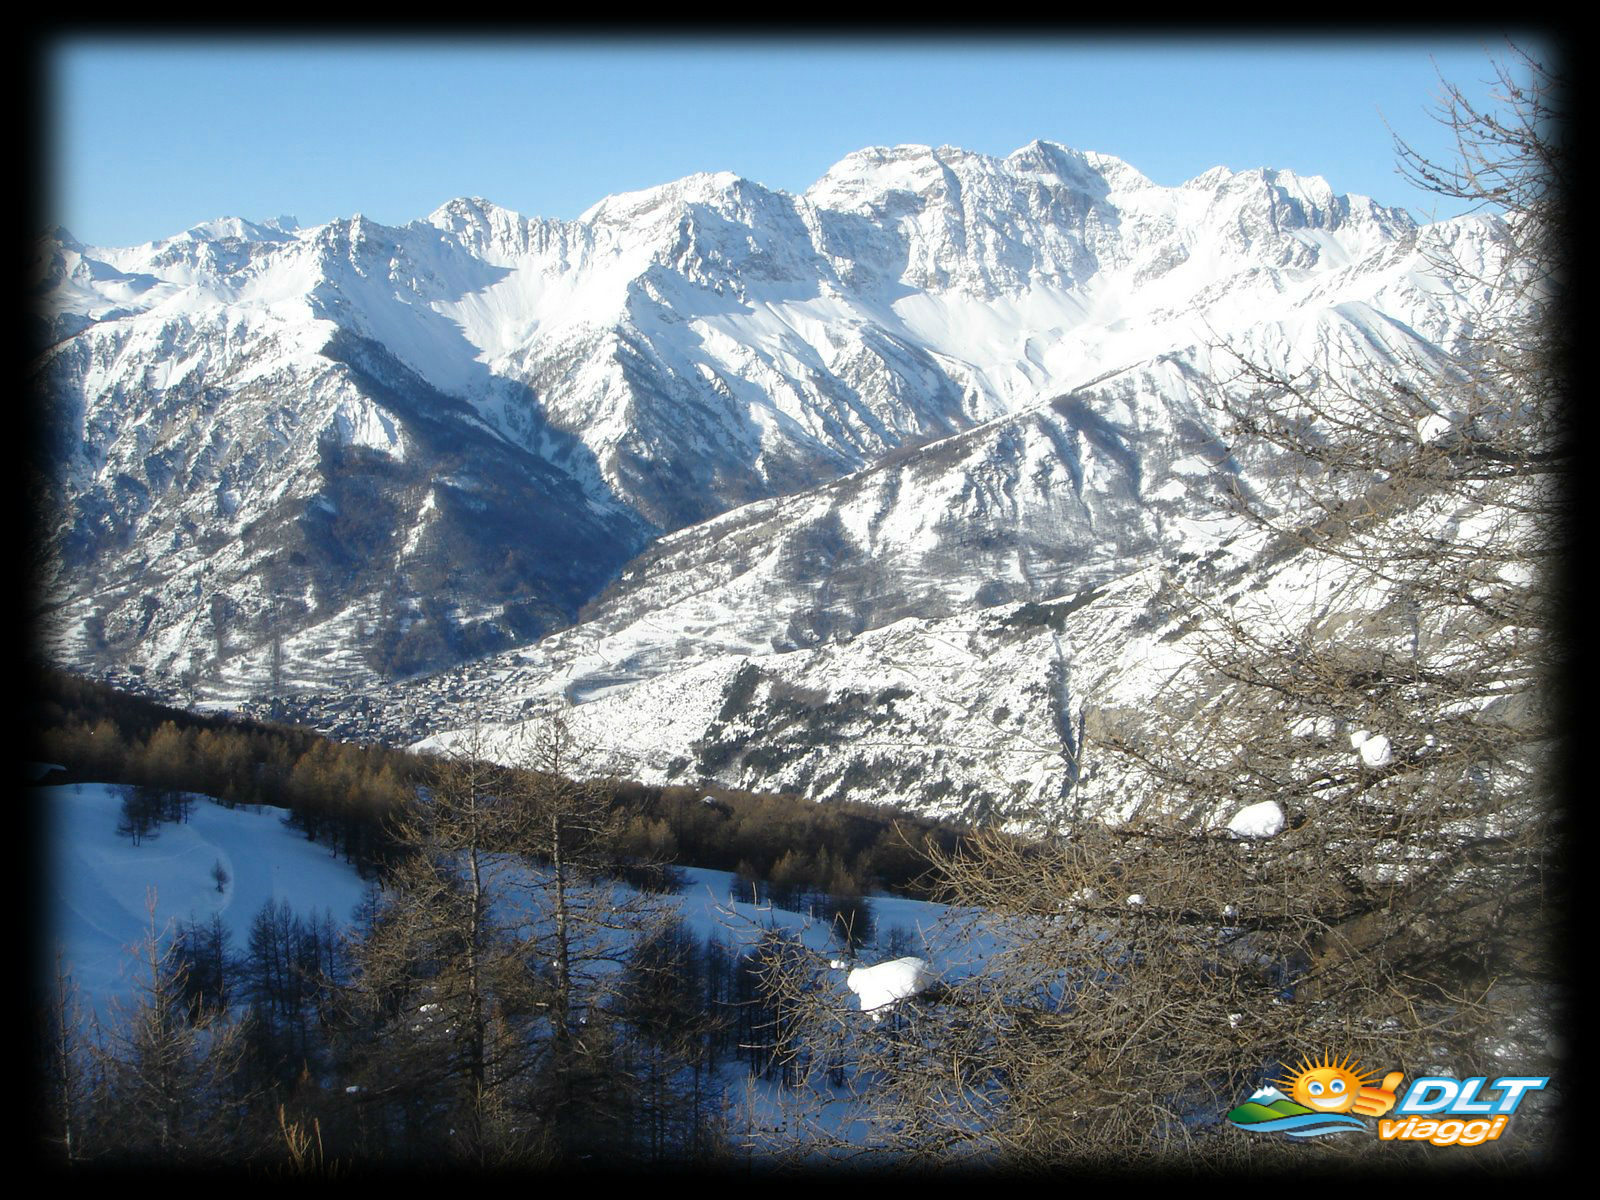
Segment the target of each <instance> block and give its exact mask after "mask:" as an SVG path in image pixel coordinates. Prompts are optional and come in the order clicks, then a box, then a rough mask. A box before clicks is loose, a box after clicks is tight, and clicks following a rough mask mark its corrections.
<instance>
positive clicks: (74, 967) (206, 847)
mask: <svg viewBox="0 0 1600 1200" xmlns="http://www.w3.org/2000/svg"><path fill="white" fill-rule="evenodd" d="M32 798H33V801H34V803H36V804H38V805H40V808H41V818H42V819H41V821H40V825H41V827H42V828H43V829H44V831H45V838H44V853H45V878H44V882H45V887H46V897H45V911H46V914H47V919H48V925H47V929H48V934H47V936H46V937H45V938H44V939H43V949H44V950H45V952H46V954H47V955H48V957H49V959H50V961H48V962H46V963H44V964H42V970H44V971H45V972H48V973H52V974H53V972H54V970H55V963H54V957H55V950H56V947H57V946H60V948H61V950H62V959H63V962H64V964H65V967H66V969H67V971H68V972H69V973H70V975H71V977H72V980H73V982H75V983H76V984H77V986H78V988H79V991H80V994H81V996H82V999H83V1002H84V1003H85V1005H90V1004H92V1005H93V1006H94V1007H95V1008H96V1009H99V1010H101V1011H102V1012H103V1011H104V1009H105V1003H106V1001H108V1000H109V999H111V998H112V997H115V996H124V997H126V996H129V995H131V993H132V991H133V989H134V987H135V986H136V984H137V982H138V973H137V972H138V963H137V961H136V960H135V958H134V956H133V948H134V947H136V946H137V945H139V944H140V943H141V942H142V941H143V939H144V937H145V935H146V932H147V931H148V929H149V925H150V915H149V912H148V911H147V909H146V904H147V896H148V894H149V892H150V890H151V889H154V890H155V893H156V923H157V927H158V929H160V930H163V931H164V932H167V933H170V932H171V930H172V929H173V928H174V927H175V926H176V925H177V924H180V923H182V922H185V921H189V920H199V921H209V920H210V919H211V917H212V914H218V915H220V916H221V917H222V920H223V923H224V924H225V925H226V926H227V928H228V931H229V933H230V934H231V935H232V937H233V945H234V948H235V950H242V949H243V948H244V946H245V945H246V944H247V942H248V939H249V934H250V922H251V920H252V919H253V918H254V917H255V915H256V913H257V912H259V911H260V909H261V906H262V905H263V904H265V903H267V901H269V900H271V901H287V902H288V903H289V904H290V905H291V906H292V907H293V908H294V910H295V912H296V913H297V914H299V915H301V916H303V917H306V916H311V915H313V914H320V913H321V912H322V911H323V910H324V909H327V910H329V911H330V912H332V914H333V918H334V920H335V921H337V922H339V923H340V924H345V923H348V922H349V920H350V919H351V916H352V915H353V913H354V911H355V909H356V906H357V905H358V904H359V903H360V902H361V898H362V896H363V895H364V894H365V892H366V888H367V885H366V884H365V883H364V882H363V881H362V880H361V878H360V877H359V876H358V875H357V874H356V872H355V869H354V868H353V867H351V866H350V865H349V864H348V863H345V862H342V861H340V860H339V859H337V858H334V857H332V856H331V855H330V854H329V852H328V848H327V847H326V846H323V845H319V844H317V843H316V842H310V841H307V840H306V838H305V836H304V835H303V834H301V833H298V832H297V831H295V830H293V829H290V828H288V827H287V826H286V825H284V824H283V820H282V818H283V816H284V810H283V809H277V808H263V809H260V810H257V809H254V808H235V809H228V808H223V807H222V806H221V805H220V804H216V803H214V802H213V801H211V800H210V799H209V798H207V797H203V796H196V797H195V800H196V803H195V805H194V807H193V809H192V810H191V813H190V817H189V820H188V821H187V822H186V823H184V824H181V825H179V824H163V825H161V826H160V827H159V829H157V830H155V831H154V832H155V833H156V834H157V836H155V837H149V836H147V837H146V838H145V840H143V841H142V842H141V843H140V844H139V845H138V846H135V845H134V844H133V842H132V840H131V839H130V838H128V837H126V836H121V835H119V834H118V833H117V819H118V815H119V813H120V811H121V805H122V789H121V788H120V786H118V785H115V784H101V783H82V784H69V785H65V786H61V787H44V788H34V789H32ZM218 863H221V864H222V869H223V870H224V871H225V872H227V875H228V883H227V884H226V885H225V886H224V887H223V888H222V889H221V890H220V891H219V890H218V888H217V883H216V880H215V879H213V878H212V869H213V867H214V866H215V865H216V864H218ZM46 977H49V975H47V976H46Z"/></svg>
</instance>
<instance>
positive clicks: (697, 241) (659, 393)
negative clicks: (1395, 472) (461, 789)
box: [33, 142, 1505, 816]
mask: <svg viewBox="0 0 1600 1200" xmlns="http://www.w3.org/2000/svg"><path fill="white" fill-rule="evenodd" d="M1504 236H1505V229H1504V227H1503V225H1501V223H1500V222H1499V221H1498V220H1497V219H1495V218H1492V217H1473V218H1462V219H1458V220H1454V221H1449V222H1444V223H1440V224H1437V225H1430V226H1420V227H1419V226H1418V225H1416V224H1415V223H1414V222H1413V221H1412V220H1411V219H1410V218H1409V217H1408V216H1407V215H1406V214H1405V213H1404V212H1402V211H1400V210H1398V209H1389V208H1383V207H1381V206H1379V205H1376V204H1374V203H1373V202H1372V201H1370V200H1367V199H1365V198H1361V197H1352V196H1341V195H1336V194H1335V193H1334V192H1333V191H1332V189H1331V188H1330V187H1329V186H1328V185H1327V184H1326V183H1325V182H1324V181H1323V180H1321V179H1319V178H1315V177H1311V178H1306V177H1299V176H1295V175H1293V174H1291V173H1289V172H1286V171H1272V170H1256V171H1248V172H1238V173H1235V172H1230V171H1227V170H1224V169H1222V168H1216V169H1214V170H1212V171H1209V172H1207V173H1206V174H1204V175H1201V176H1200V177H1198V178H1196V179H1193V180H1191V181H1189V182H1188V183H1186V184H1183V185H1181V186H1179V187H1170V188H1169V187H1161V186H1158V185H1156V184H1154V183H1152V182H1150V181H1149V180H1148V179H1146V178H1145V177H1144V176H1142V175H1140V174H1139V173H1138V171H1136V170H1135V169H1134V168H1133V167H1131V166H1129V165H1128V164H1126V163H1124V162H1121V161H1120V160H1118V159H1115V158H1111V157H1109V156H1106V155H1101V154H1094V153H1082V152H1078V151H1074V150H1069V149H1066V148H1064V147H1061V146H1058V145H1054V144H1051V143H1048V142H1035V143H1033V144H1031V145H1029V146H1026V147H1024V148H1023V149H1021V150H1019V151H1017V152H1016V153H1014V154H1012V155H1009V156H1007V157H1005V158H992V157H987V156H983V155H978V154H973V153H969V152H967V151H963V150H957V149H953V148H949V147H941V148H939V149H931V148H928V147H921V146H901V147H896V148H893V149H884V148H875V149H868V150H863V151H860V152H858V153H856V154H852V155H850V156H849V157H847V158H846V159H844V160H843V161H842V162H840V163H839V164H838V165H836V166H835V167H833V168H832V169H831V170H830V171H829V172H828V173H827V174H826V175H824V176H823V178H822V179H820V180H819V181H818V182H817V183H816V184H814V185H813V186H812V187H811V188H809V189H808V190H807V191H806V192H805V193H803V194H801V195H798V196H797V195H790V194H787V193H784V192H776V191H771V190H769V189H766V188H764V187H762V186H760V185H759V184H755V183H752V182H750V181H748V180H744V179H740V178H737V177H735V176H732V175H727V174H717V175H696V176H691V177H690V178H687V179H683V180H679V181H678V182H676V183H671V184H667V185H664V186H662V187H658V188H652V189H649V190H646V191H642V192H635V193H629V194H626V195H621V196H612V197H608V198H607V199H605V200H602V201H601V202H600V203H598V204H596V205H595V206H594V207H593V208H591V209H590V210H589V211H588V212H586V213H584V214H583V215H582V216H581V217H579V218H578V219H577V220H576V221H570V222H564V221H555V220H542V219H530V218H525V217H522V216H519V215H517V214H515V213H512V212H509V211H507V210H505V209H502V208H498V207H496V206H495V205H493V204H490V203H488V202H487V201H484V200H480V199H459V200H452V201H450V202H449V203H447V204H444V205H442V206H441V207H440V208H439V209H437V210H436V211H435V212H433V213H432V214H430V215H429V216H428V217H427V218H425V219H423V220H420V221H416V222H412V223H411V224H408V225H405V226H402V227H399V228H390V227H386V226H381V225H377V224H375V223H373V222H371V221H368V220H366V219H365V218H362V217H355V218H352V219H351V220H348V221H336V222H332V223H329V224H327V225H322V226H318V227H315V228H309V229H298V228H295V227H293V224H292V222H287V221H279V222H271V223H266V224H254V223H252V222H249V221H243V220H238V219H226V220H220V221H213V222H209V223H207V224H205V225H202V226H197V227H196V228H194V229H191V230H188V231H186V232H184V233H181V234H179V235H177V236H176V237H172V238H168V239H165V240H163V241H159V242H155V243H151V244H148V245H144V246H137V247H131V248H121V249H107V248H95V247H88V246H84V245H81V244H80V243H78V242H77V241H75V240H73V239H72V238H71V236H70V235H68V234H67V233H66V232H65V231H62V230H54V231H51V232H50V233H48V234H46V235H45V236H43V237H42V238H41V239H40V240H39V241H38V242H37V243H36V256H35V261H34V264H33V270H34V286H35V288H36V291H37V297H38V305H37V324H36V333H37V335H38V336H39V338H40V339H41V341H42V343H43V345H44V349H43V350H42V352H41V353H40V354H39V356H38V358H37V359H36V360H35V364H34V376H35V383H36V386H37V389H38V392H39V394H40V397H41V401H42V404H43V411H44V418H45V421H44V424H45V429H46V433H47V443H46V445H45V446H44V447H43V450H42V453H41V455H40V457H39V458H38V459H37V460H36V461H35V463H34V468H35V470H34V481H35V487H36V494H37V500H38V502H39V504H40V506H41V508H42V510H43V511H44V512H45V513H47V514H48V517H47V520H48V528H47V531H46V532H47V536H46V539H45V544H44V546H43V547H42V549H43V554H42V556H41V557H42V559H43V564H44V565H43V571H44V576H45V588H44V592H43V599H44V602H45V611H44V612H43V613H42V614H41V616H42V622H43V624H42V629H41V639H42V642H43V645H44V647H45V648H46V650H47V651H48V652H49V653H50V654H51V655H52V656H53V657H54V658H55V659H56V660H57V661H60V662H63V663H66V664H70V665H74V666H76V667H78V668H80V669H84V670H88V671H92V672H96V673H106V674H110V675H112V676H113V677H117V678H123V679H125V680H126V679H133V678H138V679H141V680H142V681H143V686H145V687H146V688H147V689H149V690H154V691H156V692H158V693H160V694H162V695H164V696H166V697H168V698H172V699H180V700H187V701H189V702H212V703H232V704H242V703H255V704H258V705H260V704H266V703H267V702H268V701H269V700H271V699H272V698H276V699H277V702H278V704H279V709H280V711H290V712H294V713H298V714H300V715H302V716H305V717H308V718H310V719H313V720H316V721H317V722H318V723H320V724H322V725H323V726H324V727H326V728H330V729H340V730H343V731H345V732H347V733H351V734H367V735H374V734H382V735H384V736H388V737H392V738H398V739H401V740H413V739H415V738H419V737H423V736H425V735H430V734H436V733H442V732H444V731H447V730H448V729H450V728H451V727H454V726H460V725H462V724H464V723H466V722H467V721H469V720H474V719H476V720H488V721H497V722H513V721H515V720H519V719H522V718H525V717H528V716H532V715H536V714H538V713H541V712H545V711H549V710H551V709H552V708H554V707H558V706H571V705H577V706H578V707H577V708H576V709H574V710H573V712H574V714H575V719H576V721H577V723H579V724H582V725H583V726H584V727H585V728H586V729H587V730H588V732H589V734H590V735H591V737H592V740H593V741H594V744H595V746H596V750H595V762H596V763H600V762H614V763H616V764H618V765H627V766H631V768H632V769H631V770H629V771H628V773H630V774H642V775H644V776H646V777H654V778H661V779H669V778H670V779H675V780H683V781H689V780H692V779H697V778H718V779H723V780H725V781H728V782H739V783H742V784H745V785H746V786H782V787H786V788H793V789H797V790H803V791H806V792H808V793H812V794H817V795H819V796H822V795H844V794H849V795H853V796H855V797H856V798H871V799H881V800H887V801H893V802H897V803H905V804H907V805H909V806H912V807H918V808H922V809H925V810H929V811H941V812H952V813H959V814H963V815H968V816H980V815H990V816H996V815H999V816H1005V815H1008V814H1009V815H1012V816H1019V815H1025V814H1027V813H1032V812H1037V811H1038V810H1039V806H1040V805H1041V804H1049V803H1053V802H1054V801H1055V800H1058V799H1059V798H1060V797H1061V796H1063V795H1064V794H1065V793H1066V791H1068V790H1070V789H1071V788H1074V787H1080V786H1083V784H1084V781H1082V780H1080V779H1079V778H1078V775H1079V772H1078V770H1077V767H1076V765H1075V764H1074V763H1073V761H1072V759H1073V755H1072V750H1071V747H1072V745H1073V744H1075V739H1076V738H1077V737H1079V736H1081V733H1080V730H1079V726H1081V725H1082V724H1083V723H1084V722H1085V721H1092V720H1093V719H1094V717H1093V714H1094V713H1095V712H1098V711H1100V710H1102V709H1105V708H1107V707H1115V706H1116V705H1117V704H1121V703H1124V702H1126V703H1130V704H1134V703H1137V700H1136V698H1135V697H1133V696H1132V695H1131V694H1128V693H1127V688H1128V687H1129V686H1131V685H1129V684H1128V682H1127V679H1128V676H1129V673H1130V672H1132V673H1133V674H1135V675H1136V674H1137V673H1138V672H1139V671H1140V670H1142V669H1143V667H1144V664H1146V663H1147V662H1148V659H1149V654H1148V653H1147V650H1148V647H1145V642H1148V641H1151V639H1154V638H1160V637H1162V636H1164V635H1167V634H1171V633H1172V631H1173V630H1174V629H1176V628H1177V627H1178V624H1179V623H1181V621H1182V618H1183V616H1184V614H1182V613H1178V612H1173V611H1169V608H1167V607H1163V605H1168V604H1169V602H1170V596H1168V597H1167V598H1166V599H1163V596H1164V595H1166V593H1164V591H1163V589H1164V588H1167V587H1168V586H1169V585H1170V582H1171V580H1172V579H1173V578H1174V574H1173V573H1174V572H1176V573H1177V574H1178V575H1180V576H1182V577H1183V578H1184V579H1186V580H1188V581H1189V582H1190V583H1192V584H1193V585H1194V586H1204V587H1216V588H1227V587H1230V586H1231V587H1234V588H1237V589H1244V588H1246V587H1249V588H1268V589H1270V588H1271V587H1273V586H1275V585H1274V584H1273V582H1272V581H1273V580H1274V579H1275V578H1281V581H1282V582H1281V586H1282V587H1285V588H1291V587H1292V586H1293V571H1294V569H1295V568H1294V565H1293V564H1292V563H1287V562H1284V561H1282V560H1281V559H1280V560H1279V561H1276V562H1275V563H1272V564H1269V563H1266V562H1265V561H1262V560H1259V559H1258V558H1257V557H1256V555H1257V551H1258V550H1259V546H1257V545H1256V544H1255V543H1253V542H1251V541H1250V540H1249V539H1248V538H1246V537H1244V536H1243V533H1244V531H1243V530H1242V529H1241V528H1240V527H1238V526H1237V525H1234V524H1231V523H1229V522H1228V521H1227V520H1225V519H1223V518H1222V517H1220V515H1218V506H1217V503H1216V502H1217V501H1219V500H1220V499H1221V498H1222V497H1223V496H1224V495H1225V494H1227V493H1229V492H1231V491H1233V490H1235V489H1243V490H1245V491H1248V492H1250V493H1252V494H1255V495H1257V496H1260V497H1262V498H1264V499H1266V500H1267V501H1268V502H1273V501H1274V500H1276V499H1278V490H1279V489H1278V485H1277V481H1276V476H1275V472H1274V465H1273V463H1272V462H1271V461H1270V460H1269V459H1267V458H1264V457H1262V456H1260V455H1259V454H1255V455H1250V454H1245V453H1244V452H1242V451H1238V450H1235V449H1234V448H1232V447H1229V446H1227V445H1225V444H1224V443H1223V441H1222V439H1221V438H1220V437H1219V436H1218V431H1217V428H1216V423H1215V419H1214V416H1213V413H1212V410H1211V408H1210V407H1209V406H1208V404H1207V400H1208V398H1214V397H1215V395H1216V394H1217V393H1218V391H1219V389H1223V388H1227V387H1233V386H1240V385H1238V384H1234V383H1231V382H1230V378H1231V376H1232V374H1233V367H1234V365H1235V364H1234V362H1233V360H1232V359H1231V358H1230V357H1229V356H1230V355H1231V354H1242V355H1245V356H1247V357H1249V358H1250V359H1251V360H1253V361H1256V362H1259V363H1261V364H1263V365H1266V366H1268V367H1271V368H1275V369H1285V370H1297V369H1301V368H1304V367H1307V366H1317V367H1319V368H1321V369H1322V370H1324V371H1326V372H1330V373H1334V374H1337V373H1338V372H1340V371H1343V370H1351V369H1356V368H1358V367H1361V366H1371V365H1374V364H1377V365H1379V366H1382V367H1385V368H1386V369H1392V370H1394V371H1395V372H1396V373H1399V374H1404V373H1405V372H1406V371H1407V370H1409V369H1410V366H1411V364H1415V363H1417V362H1426V361H1428V360H1430V359H1431V358H1434V357H1436V356H1437V355H1438V354H1439V352H1440V350H1441V349H1448V348H1449V347H1451V346H1452V345H1453V344H1454V343H1455V342H1456V341H1457V340H1458V339H1459V338H1460V337H1461V336H1462V335H1463V333H1464V332H1466V330H1467V328H1468V323H1469V320H1470V318H1469V316H1468V304H1469V301H1470V300H1471V297H1469V296H1464V295H1462V294H1461V292H1460V291H1459V287H1458V285H1457V284H1456V283H1454V282H1453V281H1452V280H1451V279H1450V278H1447V277H1445V276H1443V275H1441V274H1440V273H1439V272H1438V271H1436V270H1435V269H1434V268H1433V267H1432V265H1431V262H1432V261H1433V260H1434V259H1435V258H1436V257H1437V255H1438V254H1439V252H1440V251H1441V250H1442V249H1445V248H1448V249H1449V250H1450V252H1451V253H1452V254H1454V255H1455V256H1456V257H1457V258H1458V259H1464V260H1466V261H1468V262H1480V263H1485V264H1487V263H1491V262H1492V261H1493V260H1494V258H1495V256H1496V255H1497V253H1498V248H1499V246H1500V244H1501V243H1502V242H1503V240H1504ZM1284 502H1287V501H1284ZM1285 572H1288V573H1289V574H1287V575H1285V574H1284V573H1285ZM1275 573H1276V574H1275ZM1164 581H1166V582H1164ZM1141 639H1143V640H1141ZM1164 644H1169V645H1170V642H1168V643H1164ZM1140 647H1145V648H1144V649H1141V648H1140ZM1119 689H1121V690H1119ZM504 736H506V737H508V738H509V737H510V736H511V734H510V733H509V732H507V733H506V734H505V735H504ZM874 746H876V747H878V748H879V750H880V751H881V753H877V754H876V756H874V752H873V747H874ZM897 747H898V748H897ZM906 747H911V748H912V749H910V750H907V749H905V748H906ZM997 778H998V779H1003V780H1005V781H1006V782H1005V784H1004V786H998V787H997V786H994V783H993V781H994V780H995V779H997Z"/></svg>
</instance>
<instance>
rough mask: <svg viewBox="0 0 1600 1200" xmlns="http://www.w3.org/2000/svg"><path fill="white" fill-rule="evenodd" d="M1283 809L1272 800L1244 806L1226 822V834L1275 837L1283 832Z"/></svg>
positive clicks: (1248, 836)
mask: <svg viewBox="0 0 1600 1200" xmlns="http://www.w3.org/2000/svg"><path fill="white" fill-rule="evenodd" d="M1283 824H1284V817H1283V809H1282V808H1281V807H1280V806H1279V805H1278V804H1277V803H1276V802H1275V801H1272V800H1263V801H1261V802H1260V803H1259V804H1250V805H1246V806H1245V807H1244V808H1241V809H1240V810H1239V811H1238V812H1236V813H1234V814H1233V816H1232V818H1231V819H1230V820H1229V821H1228V832H1229V833H1231V834H1232V835H1233V836H1234V837H1241V838H1265V837H1275V836H1276V835H1277V834H1279V833H1282V832H1283Z"/></svg>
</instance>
